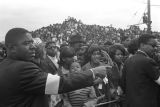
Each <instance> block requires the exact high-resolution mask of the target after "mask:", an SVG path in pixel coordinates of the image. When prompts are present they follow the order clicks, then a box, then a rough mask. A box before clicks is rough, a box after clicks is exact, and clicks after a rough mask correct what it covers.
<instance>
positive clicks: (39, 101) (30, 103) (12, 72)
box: [0, 58, 93, 107]
mask: <svg viewBox="0 0 160 107" xmlns="http://www.w3.org/2000/svg"><path fill="white" fill-rule="evenodd" d="M0 68H1V69H0V107H48V101H47V100H46V95H45V87H46V80H47V77H48V73H46V72H44V71H42V70H41V69H40V68H39V67H38V66H37V65H36V64H34V63H32V62H26V61H20V60H13V59H9V58H6V59H5V60H3V61H2V62H1V63H0ZM92 76H93V75H92V72H91V71H86V72H85V73H73V74H70V75H69V76H66V75H63V76H61V77H60V80H59V82H58V83H59V88H58V89H57V90H58V93H65V92H69V91H73V90H76V89H80V88H84V87H88V86H91V85H93V77H92ZM56 84H57V83H56Z"/></svg>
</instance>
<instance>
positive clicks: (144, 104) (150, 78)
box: [122, 51, 160, 107]
mask: <svg viewBox="0 0 160 107" xmlns="http://www.w3.org/2000/svg"><path fill="white" fill-rule="evenodd" d="M122 73H123V74H122V87H123V90H124V92H125V94H126V107H158V106H157V91H158V88H157V87H158V85H157V84H156V83H155V80H157V79H158V78H159V76H160V73H159V68H158V66H157V64H156V62H155V61H154V60H153V59H151V58H149V57H148V56H146V54H144V53H143V52H141V51H138V52H137V53H136V54H135V55H134V56H132V57H130V58H128V59H127V60H126V62H125V64H124V68H123V70H122Z"/></svg>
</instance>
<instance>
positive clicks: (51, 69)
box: [41, 41, 59, 75]
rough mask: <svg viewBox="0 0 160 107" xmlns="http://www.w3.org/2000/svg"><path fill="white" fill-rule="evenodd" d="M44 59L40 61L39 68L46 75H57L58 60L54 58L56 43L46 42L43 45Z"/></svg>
mask: <svg viewBox="0 0 160 107" xmlns="http://www.w3.org/2000/svg"><path fill="white" fill-rule="evenodd" d="M45 50H46V57H45V59H43V60H42V61H41V68H42V69H43V70H45V72H47V73H51V74H53V75H54V74H57V73H58V72H57V70H58V67H59V65H58V59H57V57H56V54H57V51H58V49H57V46H56V43H55V42H53V41H51V42H47V43H46V45H45Z"/></svg>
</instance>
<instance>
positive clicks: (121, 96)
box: [0, 17, 160, 107]
mask: <svg viewBox="0 0 160 107" xmlns="http://www.w3.org/2000/svg"><path fill="white" fill-rule="evenodd" d="M156 34H158V33H156ZM0 47H1V48H0V55H1V62H0V67H1V69H0V87H1V88H0V95H1V96H0V107H151V106H152V107H159V106H160V103H159V102H160V86H159V85H160V66H159V64H160V42H159V35H155V33H152V34H147V33H146V32H145V31H144V30H143V31H142V30H140V28H139V27H137V26H132V27H130V28H129V29H126V30H122V29H116V28H114V27H112V26H107V27H104V26H98V25H85V24H83V23H82V22H81V21H77V20H76V19H74V18H71V17H69V18H68V19H67V20H65V21H64V22H63V23H62V24H54V25H50V26H48V27H43V28H41V29H38V30H36V31H32V32H29V31H28V30H26V29H24V28H13V29H11V30H9V31H8V32H7V34H6V36H5V43H4V44H1V45H0Z"/></svg>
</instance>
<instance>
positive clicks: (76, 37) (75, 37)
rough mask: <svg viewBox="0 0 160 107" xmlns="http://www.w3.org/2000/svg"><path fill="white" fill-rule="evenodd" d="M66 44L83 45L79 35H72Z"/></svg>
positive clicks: (82, 39)
mask: <svg viewBox="0 0 160 107" xmlns="http://www.w3.org/2000/svg"><path fill="white" fill-rule="evenodd" d="M68 42H69V44H73V43H77V42H82V43H85V41H84V38H83V36H81V35H80V34H76V35H72V36H71V37H70V38H69V41H68Z"/></svg>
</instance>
